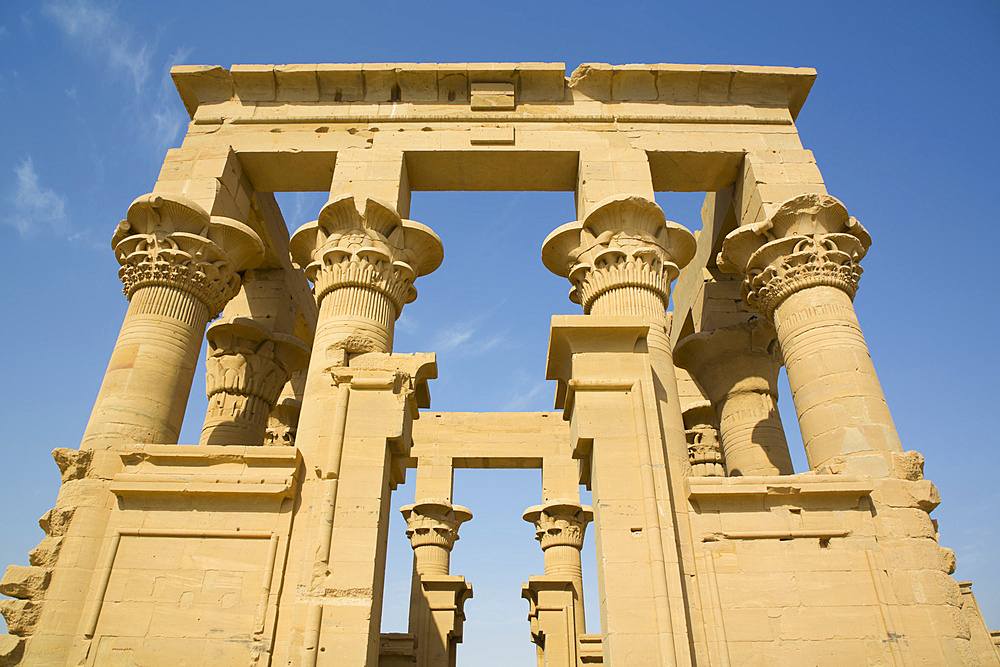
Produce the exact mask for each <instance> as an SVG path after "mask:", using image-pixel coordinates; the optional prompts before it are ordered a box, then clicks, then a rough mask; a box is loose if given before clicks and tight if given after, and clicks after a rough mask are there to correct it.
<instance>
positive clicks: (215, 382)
mask: <svg viewBox="0 0 1000 667" xmlns="http://www.w3.org/2000/svg"><path fill="white" fill-rule="evenodd" d="M207 338H208V357H207V358H206V360H205V384H206V393H207V394H208V418H207V419H206V429H207V430H206V432H207V435H203V439H204V438H205V437H208V439H209V442H210V441H211V429H209V428H208V427H209V426H217V425H218V424H219V423H224V422H244V423H246V424H248V425H251V426H252V427H253V428H254V429H257V430H260V431H261V432H263V430H264V429H265V428H266V426H267V421H268V416H269V414H270V412H271V410H272V409H273V407H274V405H275V403H277V401H278V396H279V394H281V390H282V388H283V387H284V386H285V383H286V382H287V381H288V378H289V376H290V375H291V374H292V372H294V371H296V370H299V369H300V368H303V367H304V366H305V364H306V363H307V362H308V361H309V346H308V345H306V344H305V343H303V342H302V341H300V340H299V339H298V338H295V337H294V336H288V335H285V334H280V333H274V332H271V331H269V330H268V329H267V328H265V327H264V326H262V325H260V324H258V323H256V322H254V321H253V320H251V319H247V318H234V319H231V320H225V321H221V322H217V323H216V324H213V325H212V326H211V327H209V329H208V333H207ZM261 434H262V435H263V433H261ZM223 444H236V443H223ZM245 444H260V443H259V442H256V443H245Z"/></svg>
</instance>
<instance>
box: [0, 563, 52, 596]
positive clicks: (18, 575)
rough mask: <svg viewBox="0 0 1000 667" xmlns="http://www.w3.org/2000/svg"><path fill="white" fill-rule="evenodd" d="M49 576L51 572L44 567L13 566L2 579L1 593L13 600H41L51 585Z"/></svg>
mask: <svg viewBox="0 0 1000 667" xmlns="http://www.w3.org/2000/svg"><path fill="white" fill-rule="evenodd" d="M49 575H50V572H49V570H47V569H46V568H44V567H24V566H23V565H11V566H10V567H8V568H7V571H6V572H5V573H4V575H3V579H0V593H2V594H4V595H9V596H10V597H12V598H20V599H36V598H39V597H41V596H42V594H43V593H44V592H45V587H46V586H47V585H48V583H49Z"/></svg>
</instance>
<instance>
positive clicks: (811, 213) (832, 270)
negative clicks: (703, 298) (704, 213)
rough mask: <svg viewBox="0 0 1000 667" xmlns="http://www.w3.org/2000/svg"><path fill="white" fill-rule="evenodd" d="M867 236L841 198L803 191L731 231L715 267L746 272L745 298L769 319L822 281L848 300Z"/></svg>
mask: <svg viewBox="0 0 1000 667" xmlns="http://www.w3.org/2000/svg"><path fill="white" fill-rule="evenodd" d="M870 246H871V236H870V235H869V234H868V231H867V230H866V229H865V228H864V227H863V226H862V225H861V223H860V222H858V221H857V220H856V219H855V218H853V217H851V216H850V215H848V213H847V209H846V208H845V207H844V205H843V204H842V203H840V201H838V200H837V199H836V198H834V197H831V196H829V195H821V194H807V195H800V196H798V197H794V198H792V199H789V200H788V201H786V202H785V203H783V204H782V205H781V206H780V207H778V210H777V211H776V212H775V214H774V215H772V216H771V218H770V219H768V220H766V221H764V222H759V223H755V224H752V225H745V226H743V227H739V228H738V229H736V230H734V231H733V232H731V233H730V234H729V235H728V236H727V237H726V239H725V241H724V242H723V244H722V252H721V253H719V257H718V264H719V268H720V269H722V270H723V271H726V272H728V273H739V274H742V275H743V276H744V280H743V285H742V294H743V300H744V302H745V303H746V304H747V306H749V307H750V308H753V309H755V310H757V311H759V312H760V313H761V314H763V315H764V316H765V317H767V318H768V319H771V318H772V317H773V315H774V310H775V308H777V306H778V304H780V303H781V302H782V301H784V300H785V299H786V298H787V297H788V296H790V295H792V294H794V293H795V292H798V291H800V290H803V289H806V288H809V287H815V286H817V285H826V286H830V287H836V288H839V289H841V290H843V291H844V292H846V293H847V295H848V296H850V297H851V298H852V299H853V298H854V295H855V293H856V292H857V289H858V280H859V279H860V278H861V265H860V262H861V259H862V258H863V257H864V256H865V253H866V252H867V251H868V248H869V247H870Z"/></svg>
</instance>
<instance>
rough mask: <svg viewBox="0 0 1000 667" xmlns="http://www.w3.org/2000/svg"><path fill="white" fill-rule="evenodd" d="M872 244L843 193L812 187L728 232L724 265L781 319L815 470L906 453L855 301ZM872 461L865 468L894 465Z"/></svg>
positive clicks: (748, 298)
mask: <svg viewBox="0 0 1000 667" xmlns="http://www.w3.org/2000/svg"><path fill="white" fill-rule="evenodd" d="M870 245H871V237H870V236H869V235H868V232H867V231H866V230H865V228H864V227H862V226H861V224H860V223H859V222H858V221H857V220H856V219H854V218H852V217H850V216H849V215H848V213H847V209H845V208H844V205H843V204H841V203H840V202H839V201H838V200H837V199H835V198H833V197H830V196H828V195H821V194H807V195H800V196H798V197H794V198H792V199H789V200H788V201H786V202H785V203H783V204H782V205H781V206H780V207H779V208H778V209H777V211H776V212H775V213H774V215H772V216H771V218H770V219H769V220H766V221H765V222H763V223H757V224H753V225H748V226H744V227H740V228H738V229H736V230H735V231H733V232H732V233H730V234H729V236H727V237H726V240H725V241H724V243H723V246H722V252H721V253H720V256H719V267H720V268H722V269H723V270H724V271H729V272H732V273H735V272H739V273H741V274H743V276H744V282H743V288H742V289H743V299H744V301H745V303H746V304H747V305H749V306H750V307H752V308H754V309H756V310H757V311H759V312H760V313H761V314H763V315H764V317H766V318H767V319H769V320H772V321H773V322H774V326H775V329H776V330H777V334H778V341H779V343H780V346H781V352H782V355H783V356H784V360H785V368H786V369H787V371H788V383H789V385H790V386H791V391H792V399H793V400H794V402H795V411H796V412H797V413H798V418H799V427H800V428H801V430H802V441H803V442H804V443H805V448H806V456H807V457H808V459H809V465H810V467H811V468H812V469H813V470H817V469H820V468H822V467H824V466H826V465H828V464H830V463H832V462H833V461H834V460H835V459H837V458H838V457H844V456H848V455H852V456H851V458H853V459H855V460H857V455H859V454H862V453H865V452H868V453H878V454H882V455H883V456H882V457H878V456H877V457H875V458H876V459H878V458H884V456H885V455H886V454H888V453H891V452H902V447H901V445H900V442H899V436H898V435H897V433H896V427H895V425H894V424H893V422H892V416H891V415H890V414H889V408H888V406H887V405H886V402H885V397H884V396H883V393H882V387H881V385H880V384H879V381H878V376H877V375H876V374H875V367H874V365H873V364H872V360H871V356H870V355H869V352H868V346H867V344H866V343H865V339H864V336H863V335H862V333H861V327H860V325H859V324H858V319H857V316H856V315H855V313H854V305H853V303H852V300H853V298H854V294H855V292H856V291H857V288H858V279H859V277H860V276H861V267H860V265H859V262H860V261H861V259H862V258H863V257H864V255H865V252H866V251H867V250H868V247H869V246H870ZM866 458H870V457H866ZM872 466H873V467H872ZM872 466H869V467H866V468H865V469H864V470H863V471H861V470H859V472H864V473H866V474H882V475H886V474H889V470H891V462H887V461H884V460H883V461H877V460H876V461H874V462H873V463H872Z"/></svg>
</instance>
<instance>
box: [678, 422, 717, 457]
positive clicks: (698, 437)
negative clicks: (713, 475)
mask: <svg viewBox="0 0 1000 667" xmlns="http://www.w3.org/2000/svg"><path fill="white" fill-rule="evenodd" d="M684 435H685V436H687V446H688V460H689V461H690V462H691V465H692V466H695V465H698V464H703V463H708V464H713V465H714V464H719V465H721V464H722V448H721V446H720V445H719V432H718V431H717V430H716V429H715V427H714V426H710V425H708V424H699V425H697V426H695V427H694V428H689V429H687V430H685V431H684Z"/></svg>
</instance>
